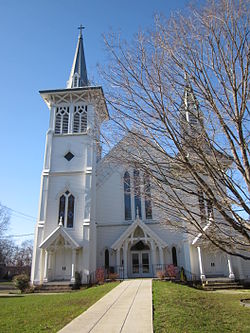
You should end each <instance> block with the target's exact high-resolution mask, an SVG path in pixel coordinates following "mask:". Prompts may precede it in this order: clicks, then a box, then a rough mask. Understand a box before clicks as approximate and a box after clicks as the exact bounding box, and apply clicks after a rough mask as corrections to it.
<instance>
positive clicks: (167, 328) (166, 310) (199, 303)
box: [153, 281, 250, 333]
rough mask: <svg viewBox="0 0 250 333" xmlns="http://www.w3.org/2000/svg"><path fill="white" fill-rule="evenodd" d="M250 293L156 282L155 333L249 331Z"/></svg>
mask: <svg viewBox="0 0 250 333" xmlns="http://www.w3.org/2000/svg"><path fill="white" fill-rule="evenodd" d="M242 298H250V290H249V292H244V293H235V292H232V293H230V292H225V293H222V292H206V291H202V290H197V289H193V288H190V287H187V286H182V285H178V284H175V283H171V282H161V281H154V282H153V301H154V332H155V333H160V332H161V333H163V332H168V333H179V332H180V333H185V332H186V333H191V332H192V333H193V332H196V333H207V332H212V333H225V332H235V333H243V332H245V333H249V332H250V308H244V307H242V306H241V305H240V302H239V301H240V299H242Z"/></svg>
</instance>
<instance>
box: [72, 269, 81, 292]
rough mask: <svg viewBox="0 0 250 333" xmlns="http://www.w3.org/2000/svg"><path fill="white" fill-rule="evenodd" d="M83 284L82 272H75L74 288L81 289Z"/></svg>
mask: <svg viewBox="0 0 250 333" xmlns="http://www.w3.org/2000/svg"><path fill="white" fill-rule="evenodd" d="M81 284H82V274H81V273H80V272H75V282H74V284H73V286H72V289H73V290H76V289H80V287H81Z"/></svg>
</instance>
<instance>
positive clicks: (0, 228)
mask: <svg viewBox="0 0 250 333" xmlns="http://www.w3.org/2000/svg"><path fill="white" fill-rule="evenodd" d="M9 221H10V212H9V209H8V208H7V207H5V206H3V205H2V204H1V202H0V237H1V236H2V235H3V234H4V233H5V231H6V230H7V229H8V226H9Z"/></svg>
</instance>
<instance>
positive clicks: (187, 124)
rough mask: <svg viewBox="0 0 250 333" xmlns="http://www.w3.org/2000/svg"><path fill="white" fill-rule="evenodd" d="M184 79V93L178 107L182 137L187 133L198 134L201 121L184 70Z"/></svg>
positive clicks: (198, 109) (196, 103)
mask: <svg viewBox="0 0 250 333" xmlns="http://www.w3.org/2000/svg"><path fill="white" fill-rule="evenodd" d="M184 81H185V86H184V94H183V98H182V103H181V107H180V125H181V132H182V136H183V138H185V137H186V136H187V135H188V134H189V135H190V136H192V137H193V136H195V135H196V134H198V133H199V132H200V122H202V121H203V117H202V113H201V111H200V108H199V104H198V101H197V99H196V97H195V94H194V91H193V88H192V86H191V83H190V81H189V78H188V76H187V73H186V71H185V75H184Z"/></svg>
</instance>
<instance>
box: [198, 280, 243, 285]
mask: <svg viewBox="0 0 250 333" xmlns="http://www.w3.org/2000/svg"><path fill="white" fill-rule="evenodd" d="M204 284H205V285H206V286H210V285H216V284H218V285H220V284H238V282H235V281H232V280H231V281H205V282H204Z"/></svg>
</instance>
